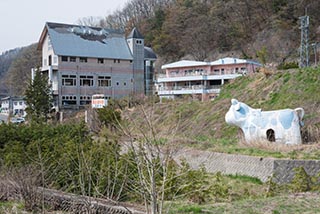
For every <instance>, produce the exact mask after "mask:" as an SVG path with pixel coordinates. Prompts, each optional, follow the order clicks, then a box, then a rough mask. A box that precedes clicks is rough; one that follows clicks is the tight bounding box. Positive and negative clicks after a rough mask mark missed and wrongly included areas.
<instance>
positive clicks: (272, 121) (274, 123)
mask: <svg viewBox="0 0 320 214" xmlns="http://www.w3.org/2000/svg"><path fill="white" fill-rule="evenodd" d="M271 125H273V126H276V125H277V120H276V119H275V118H272V119H271Z"/></svg>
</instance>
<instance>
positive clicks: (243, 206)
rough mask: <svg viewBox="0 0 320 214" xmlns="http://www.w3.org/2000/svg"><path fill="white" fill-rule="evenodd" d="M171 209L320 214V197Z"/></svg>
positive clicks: (183, 204)
mask: <svg viewBox="0 0 320 214" xmlns="http://www.w3.org/2000/svg"><path fill="white" fill-rule="evenodd" d="M171 207H172V208H173V209H171V210H170V212H169V213H172V214H174V213H184V214H187V213H190V214H197V213H199V214H200V213H215V214H219V213H221V214H269V213H270V214H292V213H300V214H301V213H305V214H311V213H312V214H314V213H320V195H319V194H317V193H300V194H294V195H283V196H276V197H270V198H259V199H248V200H242V201H236V202H232V203H216V204H206V205H196V204H190V203H186V202H175V203H174V204H173V205H172V206H171Z"/></svg>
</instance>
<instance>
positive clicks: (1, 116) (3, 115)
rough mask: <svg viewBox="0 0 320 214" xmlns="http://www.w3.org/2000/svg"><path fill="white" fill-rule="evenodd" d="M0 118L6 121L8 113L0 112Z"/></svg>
mask: <svg viewBox="0 0 320 214" xmlns="http://www.w3.org/2000/svg"><path fill="white" fill-rule="evenodd" d="M0 120H3V121H5V122H6V123H7V120H8V115H6V114H1V113H0Z"/></svg>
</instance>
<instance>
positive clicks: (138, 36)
mask: <svg viewBox="0 0 320 214" xmlns="http://www.w3.org/2000/svg"><path fill="white" fill-rule="evenodd" d="M132 38H134V39H143V36H142V35H141V33H140V32H139V31H138V30H137V28H133V30H132V31H131V33H130V34H129V35H128V39H132Z"/></svg>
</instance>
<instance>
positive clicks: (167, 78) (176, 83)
mask: <svg viewBox="0 0 320 214" xmlns="http://www.w3.org/2000/svg"><path fill="white" fill-rule="evenodd" d="M260 66H261V64H259V63H257V62H254V61H251V60H245V59H237V58H230V57H226V58H222V59H219V60H216V61H213V62H199V61H188V60H182V61H178V62H174V63H170V64H166V65H163V66H162V67H161V69H162V70H163V72H162V74H159V75H158V76H157V93H158V95H159V97H160V99H162V98H169V99H174V98H177V97H181V96H183V95H190V96H193V97H194V98H197V99H199V100H202V101H205V100H210V99H214V98H215V97H216V96H218V95H219V93H220V90H221V86H222V85H224V84H225V83H227V82H228V81H229V80H231V79H234V78H236V77H239V76H242V75H246V74H250V73H253V72H255V71H256V69H257V68H258V67H260Z"/></svg>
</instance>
